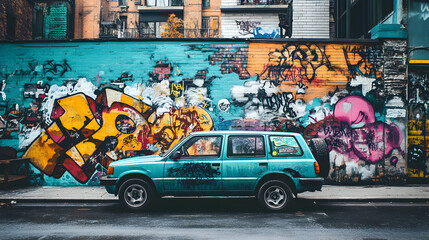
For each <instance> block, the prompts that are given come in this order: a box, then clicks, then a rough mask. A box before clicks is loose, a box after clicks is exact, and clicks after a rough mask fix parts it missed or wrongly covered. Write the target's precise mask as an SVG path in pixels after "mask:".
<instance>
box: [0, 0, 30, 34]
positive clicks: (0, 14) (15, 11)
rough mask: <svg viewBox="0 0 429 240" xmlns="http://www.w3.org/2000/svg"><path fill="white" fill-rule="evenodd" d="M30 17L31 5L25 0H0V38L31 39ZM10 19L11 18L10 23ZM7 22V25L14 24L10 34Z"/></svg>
mask: <svg viewBox="0 0 429 240" xmlns="http://www.w3.org/2000/svg"><path fill="white" fill-rule="evenodd" d="M8 15H9V18H8ZM32 17H33V12H32V6H31V4H30V3H29V2H28V1H27V0H2V1H1V2H0V40H4V39H15V40H29V39H32ZM8 19H9V22H8ZM11 19H13V20H12V23H11V22H10V21H11ZM13 22H15V23H13ZM8 24H9V27H10V24H12V25H13V24H14V25H15V28H14V31H13V30H12V32H13V33H12V35H10V34H8Z"/></svg>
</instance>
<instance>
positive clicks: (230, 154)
mask: <svg viewBox="0 0 429 240" xmlns="http://www.w3.org/2000/svg"><path fill="white" fill-rule="evenodd" d="M232 137H244V138H246V137H255V144H256V138H259V137H261V138H262V144H263V145H262V148H263V149H262V151H263V153H264V154H263V155H262V154H256V153H255V154H233V153H232V141H231V138H232ZM227 141H228V142H227V151H226V156H227V158H263V157H266V156H267V148H266V143H265V136H264V135H257V134H255V135H229V136H228V140H227ZM255 150H256V146H255Z"/></svg>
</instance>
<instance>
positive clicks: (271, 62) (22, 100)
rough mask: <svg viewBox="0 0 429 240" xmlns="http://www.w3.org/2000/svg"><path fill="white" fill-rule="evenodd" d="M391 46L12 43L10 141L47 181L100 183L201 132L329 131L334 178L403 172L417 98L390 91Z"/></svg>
mask: <svg viewBox="0 0 429 240" xmlns="http://www.w3.org/2000/svg"><path fill="white" fill-rule="evenodd" d="M386 51H388V47H386V45H385V44H383V43H373V42H371V43H309V42H257V41H255V42H253V41H252V42H237V41H234V42H228V41H218V42H180V41H174V42H171V41H168V42H166V41H158V42H148V41H140V42H57V43H15V44H9V43H8V44H1V45H0V52H1V54H0V74H1V75H0V76H1V77H2V79H1V86H0V90H1V92H0V94H1V98H0V103H1V105H0V108H1V109H0V110H1V112H0V114H1V119H0V120H1V121H0V128H1V129H2V131H1V132H0V133H1V135H0V137H1V139H0V145H1V146H11V147H13V148H15V149H17V150H18V152H19V156H24V157H30V158H31V159H32V160H31V163H32V165H33V171H34V174H38V173H39V172H40V173H41V174H42V175H43V176H44V181H43V182H44V184H47V185H71V184H79V183H82V184H97V181H98V176H99V175H101V174H102V173H103V171H105V169H106V167H107V166H108V164H109V163H110V162H112V161H116V160H118V159H121V158H126V157H128V156H132V155H135V154H156V153H158V152H160V151H165V150H167V149H169V148H170V147H171V146H173V145H174V144H175V143H177V142H178V141H179V140H180V139H181V138H183V137H184V136H186V135H187V134H189V133H190V132H193V131H208V130H228V129H231V130H232V129H235V130H267V131H293V132H299V133H302V134H303V135H304V137H306V138H307V139H309V138H314V137H319V138H325V139H326V141H327V143H328V145H329V149H330V160H331V166H332V170H331V173H330V175H329V180H330V181H332V182H337V183H363V182H382V181H394V182H401V181H403V180H404V176H405V175H406V171H407V169H406V156H405V155H406V151H405V150H406V149H405V148H406V140H405V136H406V120H405V110H404V109H403V106H404V104H403V102H404V101H405V100H404V95H403V93H401V92H400V90H398V91H396V90H389V91H386V89H387V88H386V82H387V80H386V78H387V77H389V76H391V75H392V74H390V73H385V72H383V69H384V68H383V67H382V66H383V64H386V55H385V52H386ZM404 80H405V79H404ZM405 81H406V80H405Z"/></svg>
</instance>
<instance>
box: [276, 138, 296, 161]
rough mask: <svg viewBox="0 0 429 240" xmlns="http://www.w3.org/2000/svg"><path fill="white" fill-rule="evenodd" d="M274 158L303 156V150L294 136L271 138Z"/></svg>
mask: <svg viewBox="0 0 429 240" xmlns="http://www.w3.org/2000/svg"><path fill="white" fill-rule="evenodd" d="M270 145H271V155H272V156H273V157H288V156H301V155H302V149H301V147H300V146H299V144H298V142H297V141H296V139H295V138H294V137H292V136H270Z"/></svg>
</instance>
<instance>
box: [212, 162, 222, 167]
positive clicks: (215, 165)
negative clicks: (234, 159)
mask: <svg viewBox="0 0 429 240" xmlns="http://www.w3.org/2000/svg"><path fill="white" fill-rule="evenodd" d="M212 166H213V167H220V163H212Z"/></svg>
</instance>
